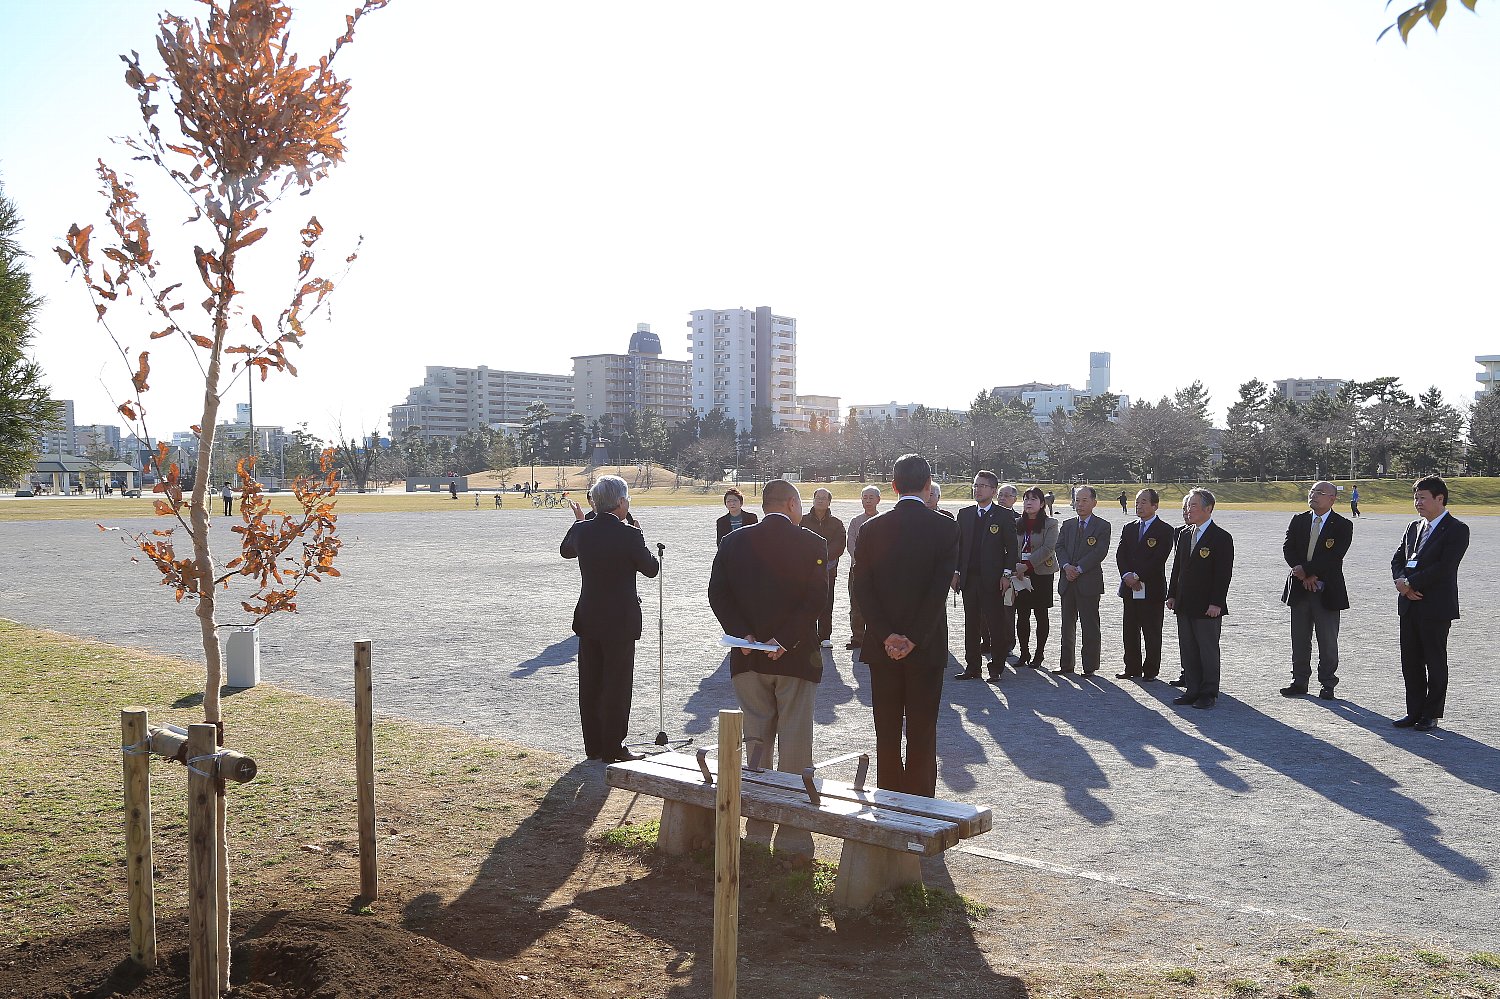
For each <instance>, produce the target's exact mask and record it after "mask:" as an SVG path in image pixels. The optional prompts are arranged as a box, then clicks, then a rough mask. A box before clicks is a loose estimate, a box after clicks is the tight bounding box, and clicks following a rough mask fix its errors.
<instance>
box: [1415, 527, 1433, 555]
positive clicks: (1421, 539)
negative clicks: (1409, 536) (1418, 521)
mask: <svg viewBox="0 0 1500 999" xmlns="http://www.w3.org/2000/svg"><path fill="white" fill-rule="evenodd" d="M1431 533H1432V525H1431V524H1430V523H1428V522H1427V521H1423V522H1422V529H1421V530H1420V531H1418V532H1417V551H1421V550H1422V546H1423V545H1425V544H1426V543H1427V535H1429V534H1431Z"/></svg>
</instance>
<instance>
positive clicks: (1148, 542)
mask: <svg viewBox="0 0 1500 999" xmlns="http://www.w3.org/2000/svg"><path fill="white" fill-rule="evenodd" d="M1146 547H1147V548H1155V547H1156V539H1155V538H1147V539H1146Z"/></svg>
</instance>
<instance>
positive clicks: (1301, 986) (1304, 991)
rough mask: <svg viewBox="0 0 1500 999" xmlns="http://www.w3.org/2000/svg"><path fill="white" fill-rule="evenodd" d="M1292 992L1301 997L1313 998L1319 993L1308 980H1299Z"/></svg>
mask: <svg viewBox="0 0 1500 999" xmlns="http://www.w3.org/2000/svg"><path fill="white" fill-rule="evenodd" d="M1291 993H1292V995H1294V996H1298V997H1300V999H1312V997H1313V996H1315V995H1317V994H1318V992H1317V990H1316V989H1314V988H1313V987H1312V986H1311V985H1309V984H1307V983H1306V982H1298V983H1297V984H1296V985H1293V986H1292V988H1291Z"/></svg>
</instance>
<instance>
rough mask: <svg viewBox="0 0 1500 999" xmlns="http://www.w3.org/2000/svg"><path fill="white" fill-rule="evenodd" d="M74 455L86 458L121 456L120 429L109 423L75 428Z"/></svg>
mask: <svg viewBox="0 0 1500 999" xmlns="http://www.w3.org/2000/svg"><path fill="white" fill-rule="evenodd" d="M73 447H74V451H73V453H74V454H78V455H83V456H86V457H99V456H101V455H109V456H110V457H112V458H118V457H119V456H120V428H119V427H117V426H112V425H110V424H108V423H93V424H88V425H85V426H82V427H75V428H73Z"/></svg>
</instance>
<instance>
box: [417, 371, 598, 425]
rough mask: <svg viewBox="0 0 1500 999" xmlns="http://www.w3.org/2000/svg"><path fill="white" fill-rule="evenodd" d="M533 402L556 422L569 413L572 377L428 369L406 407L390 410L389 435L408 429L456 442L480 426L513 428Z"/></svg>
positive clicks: (510, 372) (513, 372) (520, 372)
mask: <svg viewBox="0 0 1500 999" xmlns="http://www.w3.org/2000/svg"><path fill="white" fill-rule="evenodd" d="M535 402H541V403H544V404H545V405H546V406H547V409H548V410H550V411H551V412H552V414H553V415H554V416H556V417H559V418H563V417H567V416H569V415H570V414H572V412H573V376H572V375H553V374H543V373H539V372H534V371H500V370H496V369H492V368H488V367H486V366H484V365H482V364H481V365H480V366H479V367H477V368H455V367H442V366H432V365H429V366H428V367H427V375H426V377H425V378H423V379H422V384H421V385H416V386H413V387H412V389H411V390H410V391H409V392H407V394H406V402H404V403H401V404H399V405H396V406H392V407H391V436H392V437H393V438H394V437H398V436H400V435H401V434H402V433H404V432H405V431H407V430H409V429H413V428H414V429H416V430H417V432H418V433H420V434H421V435H422V436H423V437H461V436H463V435H464V434H466V433H468V432H469V431H471V430H478V429H480V428H481V427H496V426H499V425H501V424H519V423H521V422H522V421H524V420H525V419H526V409H527V407H528V406H530V405H531V404H532V403H535Z"/></svg>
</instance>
